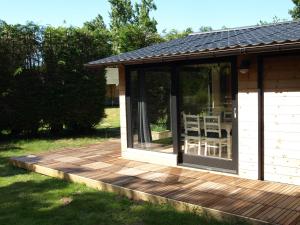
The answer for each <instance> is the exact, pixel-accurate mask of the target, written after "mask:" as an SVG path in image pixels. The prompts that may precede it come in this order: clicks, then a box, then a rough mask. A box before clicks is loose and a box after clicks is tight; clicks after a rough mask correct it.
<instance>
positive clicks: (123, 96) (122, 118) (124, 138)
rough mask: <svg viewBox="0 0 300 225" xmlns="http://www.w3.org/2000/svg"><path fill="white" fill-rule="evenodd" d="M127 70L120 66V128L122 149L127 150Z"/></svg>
mask: <svg viewBox="0 0 300 225" xmlns="http://www.w3.org/2000/svg"><path fill="white" fill-rule="evenodd" d="M125 84H126V82H125V68H124V66H119V104H120V126H121V149H122V151H124V150H126V149H127V128H126V93H125Z"/></svg>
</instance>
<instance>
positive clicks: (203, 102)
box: [180, 66, 211, 114]
mask: <svg viewBox="0 0 300 225" xmlns="http://www.w3.org/2000/svg"><path fill="white" fill-rule="evenodd" d="M210 76H211V68H210V67H209V66H202V67H184V68H182V69H181V71H180V87H181V97H182V99H181V101H182V107H183V108H182V111H184V112H185V113H190V114H199V113H202V112H204V111H205V110H206V109H207V107H208V106H209V95H210V90H211V88H210V79H211V78H210Z"/></svg>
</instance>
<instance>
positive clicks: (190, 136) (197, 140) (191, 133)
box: [182, 113, 204, 155]
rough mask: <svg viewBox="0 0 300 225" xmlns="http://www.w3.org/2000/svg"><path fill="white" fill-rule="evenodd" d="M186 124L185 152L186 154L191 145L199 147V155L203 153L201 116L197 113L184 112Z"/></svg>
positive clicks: (184, 122) (184, 123)
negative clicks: (188, 113)
mask: <svg viewBox="0 0 300 225" xmlns="http://www.w3.org/2000/svg"><path fill="white" fill-rule="evenodd" d="M182 116H183V125H184V153H185V154H186V153H187V152H188V150H189V149H190V147H193V148H197V151H198V155H200V154H201V145H203V146H204V144H202V143H201V127H200V117H199V116H197V115H187V114H185V113H182Z"/></svg>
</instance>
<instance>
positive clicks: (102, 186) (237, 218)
mask: <svg viewBox="0 0 300 225" xmlns="http://www.w3.org/2000/svg"><path fill="white" fill-rule="evenodd" d="M9 163H10V164H11V165H13V166H15V167H18V168H23V169H26V170H29V171H32V172H36V173H39V174H43V175H46V176H50V177H53V178H58V179H63V180H67V181H70V182H73V183H80V184H85V185H86V186H87V187H91V188H94V189H97V190H101V191H107V192H113V193H116V194H118V195H122V196H125V197H127V198H129V199H132V200H135V201H148V202H151V203H156V204H169V205H171V206H172V207H174V208H175V209H176V210H178V211H189V212H195V213H197V214H201V215H206V216H208V217H212V218H214V219H217V220H223V221H227V222H230V223H232V224H236V223H238V222H246V223H250V224H253V225H265V224H271V223H268V222H265V221H262V220H257V219H254V218H250V217H245V216H241V215H237V214H232V213H228V212H224V211H220V210H216V209H212V208H207V207H203V206H200V205H195V204H191V203H187V202H182V201H178V200H174V199H170V198H167V197H163V196H159V195H154V194H150V193H145V192H142V191H138V190H133V189H129V188H126V187H122V186H118V185H114V184H109V183H105V182H103V181H99V180H93V179H90V178H87V177H82V176H79V175H76V174H71V173H66V172H63V171H59V170H56V169H52V168H48V167H45V166H41V165H38V164H35V163H26V162H23V161H19V160H17V159H15V158H10V159H9Z"/></svg>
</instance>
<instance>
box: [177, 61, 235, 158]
mask: <svg viewBox="0 0 300 225" xmlns="http://www.w3.org/2000/svg"><path fill="white" fill-rule="evenodd" d="M179 76H180V91H181V95H180V96H181V99H180V102H181V104H180V110H181V116H182V118H181V121H182V123H181V132H182V135H181V137H182V150H183V152H184V154H191V155H196V156H201V157H215V158H219V159H226V160H231V159H232V151H231V140H232V136H231V133H232V118H231V116H232V94H231V68H230V64H229V63H221V64H200V65H186V66H183V67H181V68H180V72H179Z"/></svg>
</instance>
